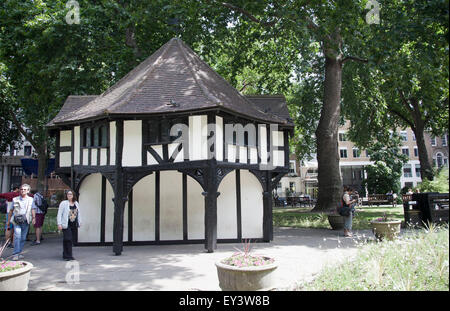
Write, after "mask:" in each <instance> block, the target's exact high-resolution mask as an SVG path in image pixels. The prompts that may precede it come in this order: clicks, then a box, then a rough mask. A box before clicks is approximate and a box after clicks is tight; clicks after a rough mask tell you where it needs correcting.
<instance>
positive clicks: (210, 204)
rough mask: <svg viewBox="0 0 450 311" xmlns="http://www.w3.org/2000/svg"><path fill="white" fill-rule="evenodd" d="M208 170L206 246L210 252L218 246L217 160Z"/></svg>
mask: <svg viewBox="0 0 450 311" xmlns="http://www.w3.org/2000/svg"><path fill="white" fill-rule="evenodd" d="M205 171H206V179H205V185H206V192H203V193H202V194H203V195H204V196H205V248H206V250H207V252H208V253H212V252H214V250H215V249H216V248H217V197H218V196H219V194H220V193H219V192H217V162H216V161H215V160H211V161H210V162H209V167H208V168H207V169H206V170H205Z"/></svg>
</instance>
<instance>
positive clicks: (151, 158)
mask: <svg viewBox="0 0 450 311" xmlns="http://www.w3.org/2000/svg"><path fill="white" fill-rule="evenodd" d="M154 164H158V161H156V159H155V157H154V156H152V154H151V153H150V152H148V151H147V165H154Z"/></svg>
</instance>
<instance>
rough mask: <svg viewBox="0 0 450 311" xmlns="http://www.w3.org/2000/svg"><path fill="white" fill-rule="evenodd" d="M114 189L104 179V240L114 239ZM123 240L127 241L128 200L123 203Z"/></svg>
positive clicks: (110, 240)
mask: <svg viewBox="0 0 450 311" xmlns="http://www.w3.org/2000/svg"><path fill="white" fill-rule="evenodd" d="M113 198H114V191H113V188H112V186H111V184H110V183H109V181H108V180H106V195H105V242H113V241H114V202H113V200H112V199H113ZM123 213H124V214H123V241H128V201H127V202H126V203H125V208H124V211H123Z"/></svg>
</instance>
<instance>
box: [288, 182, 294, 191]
mask: <svg viewBox="0 0 450 311" xmlns="http://www.w3.org/2000/svg"><path fill="white" fill-rule="evenodd" d="M289 189H291V191H293V192H295V182H290V183H289Z"/></svg>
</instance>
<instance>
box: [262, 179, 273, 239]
mask: <svg viewBox="0 0 450 311" xmlns="http://www.w3.org/2000/svg"><path fill="white" fill-rule="evenodd" d="M270 177H271V174H270V172H269V171H267V172H266V184H265V187H264V192H263V240H264V242H270V241H272V240H273V217H272V186H271V178H270Z"/></svg>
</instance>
